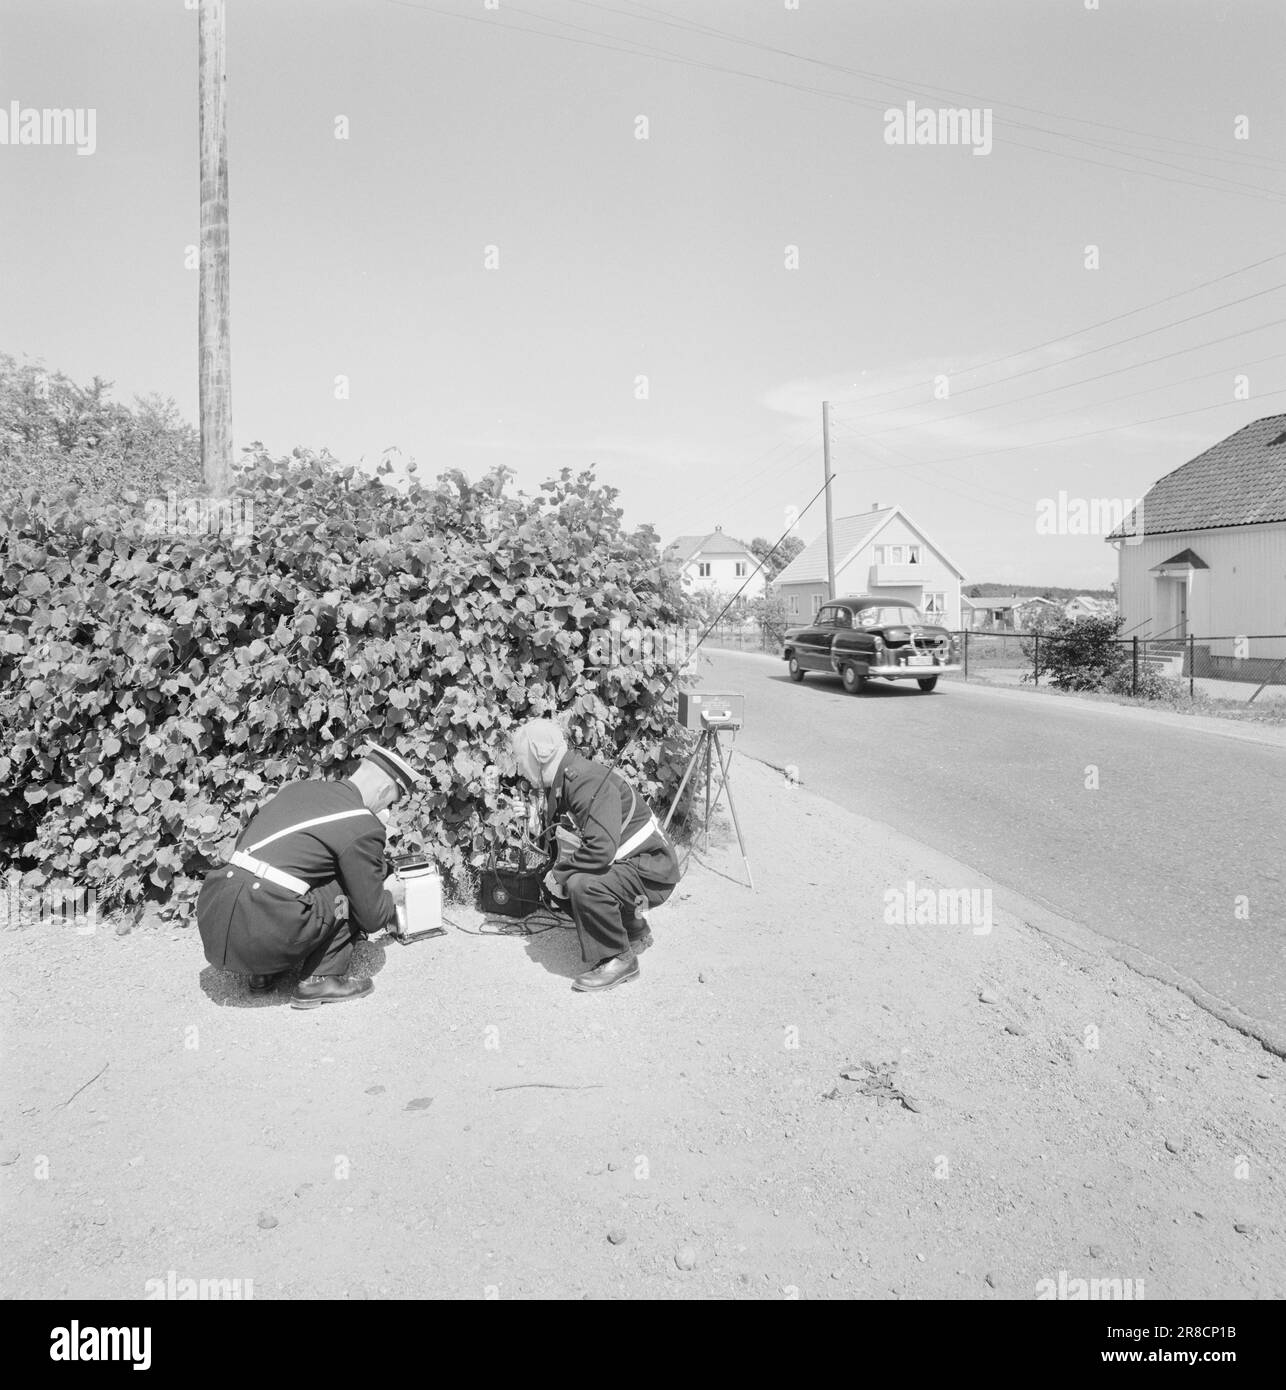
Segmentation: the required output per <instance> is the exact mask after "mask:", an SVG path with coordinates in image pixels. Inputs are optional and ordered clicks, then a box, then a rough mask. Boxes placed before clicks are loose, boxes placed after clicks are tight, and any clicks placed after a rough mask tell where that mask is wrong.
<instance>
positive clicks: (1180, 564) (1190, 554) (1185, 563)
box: [1149, 550, 1210, 579]
mask: <svg viewBox="0 0 1286 1390" xmlns="http://www.w3.org/2000/svg"><path fill="white" fill-rule="evenodd" d="M1209 568H1210V566H1209V565H1208V564H1206V562H1205V561H1204V560H1203V559H1202V558H1201V556H1200V555H1198V554H1197V552H1196V551H1195V550H1181V551H1180V552H1179V553H1178V554H1177V555H1171V556H1170V558H1169V559H1168V560H1162V561H1161V563H1160V564H1159V565H1154V566H1153V567H1152V569H1151V570H1150V571H1149V573H1150V574H1159V575H1163V576H1173V577H1174V578H1176V579H1181V578H1183V577H1184V576H1185V575H1189V574H1191V573H1192V572H1193V570H1208V569H1209Z"/></svg>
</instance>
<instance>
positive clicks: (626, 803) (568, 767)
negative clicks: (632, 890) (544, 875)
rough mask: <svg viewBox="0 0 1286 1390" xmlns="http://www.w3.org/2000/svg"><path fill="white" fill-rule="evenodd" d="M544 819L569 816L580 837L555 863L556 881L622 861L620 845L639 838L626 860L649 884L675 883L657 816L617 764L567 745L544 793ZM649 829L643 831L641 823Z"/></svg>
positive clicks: (674, 862) (674, 866) (673, 861)
mask: <svg viewBox="0 0 1286 1390" xmlns="http://www.w3.org/2000/svg"><path fill="white" fill-rule="evenodd" d="M546 795H547V802H546V814H547V817H548V820H547V823H548V824H550V825H556V824H558V823H559V822H560V821H563V822H564V823H566V820H570V822H571V826H572V828H573V829H574V831H575V833H576V835H577V836H578V837H579V839H580V844H579V845H578V846H577V848H576V849H575V850H574V851H573V852H572V853H571V854H570V855H569V856H566V857H563V858H561V859H560V860H559V862H558V863H557V864H556V865H555V867H554V870H553V874H554V879H555V881H556V882H558V883H559V884H562V885H566V883H567V880H568V879H569V878H570V877H571V875H572V874H576V873H602V872H603V871H604V870H605V869H607V868H608V867H609V865H611V864H612V863H614V862H622V861H621V860H620V850H621V848H622V847H623V846H625V847H627V848H628V847H629V846H630V842H631V841H632V840H634V839H638V840H639V843H638V844H637V845H636V846H635V847H634V848H633V849H632V850H631V852H630V853H629V854H628V855H627V856H625V858H624V861H623V862H626V863H628V864H629V865H630V866H631V867H632V868H634V869H636V870H637V871H638V873H639V876H640V877H641V878H643V879H645V880H646V881H648V882H650V883H656V884H660V885H666V884H670V885H673V884H676V883H678V881H679V862H678V858H677V856H676V855H675V853H674V850H673V849H672V848H671V847H670V843H669V841H668V840H667V839H666V837H665V836H664V835H663V834H662V833H661V829H660V827H659V826H658V825H657V823H656V818H655V817H654V816H653V815H652V812H651V810H650V809H649V807H648V806H647V804H646V803H645V802H644V800H643V798H642V797H641V796H638V795H637V794H636V793H635V791H634V790H633V788H632V787H631V786H630V784H629V783H628V782H627V781H626V780H625V778H624V777H622V776H621V774H620V773H619V772H617V771H616V769H615V768H606V767H604V766H602V764H601V763H595V762H591V761H590V760H589V759H588V758H583V757H581V755H580V754H579V753H573V752H571V751H570V750H569V751H568V752H567V753H566V754H564V756H563V759H562V761H561V762H560V763H559V764H558V771H557V772H556V773H555V774H554V780H553V783H552V784H551V786H550V787H549V790H548V792H547V794H546ZM649 823H650V824H651V826H652V833H651V834H648V835H646V836H645V835H643V831H644V829H645V827H647V826H648V825H649Z"/></svg>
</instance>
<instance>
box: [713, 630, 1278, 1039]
mask: <svg viewBox="0 0 1286 1390" xmlns="http://www.w3.org/2000/svg"><path fill="white" fill-rule="evenodd" d="M701 683H702V684H703V685H705V686H707V687H708V688H710V689H716V690H740V691H744V692H745V695H746V728H745V729H744V731H743V732H742V733H741V734H740V735H738V739H737V745H736V746H737V748H738V750H739V751H741V752H744V753H746V754H749V755H750V756H752V757H757V758H761V759H763V760H764V761H765V762H769V763H772V764H775V765H776V766H779V767H784V766H786V765H788V764H794V765H796V766H797V767H798V768H799V775H800V777H801V779H802V780H803V782H804V783H805V784H806V785H807V786H808V788H809V789H810V790H812V791H814V792H817V793H819V794H820V795H822V796H824V797H827V798H828V799H830V800H832V801H834V802H837V803H838V804H839V805H842V806H844V807H846V808H848V809H850V810H853V811H856V812H858V813H859V814H861V815H866V816H870V817H872V818H873V819H877V820H882V821H884V822H886V823H887V824H889V825H892V826H893V827H894V828H895V829H897V830H899V831H902V832H904V833H906V834H908V835H912V836H914V837H915V838H916V839H918V840H921V841H923V842H924V843H926V844H928V845H930V846H932V847H933V848H934V849H937V850H940V851H941V852H943V853H946V854H949V855H952V856H953V857H955V858H956V859H959V860H961V861H963V862H964V863H965V864H968V865H969V866H971V867H972V868H976V869H978V870H980V871H981V872H982V873H984V874H986V875H987V876H988V877H990V878H991V879H993V880H994V881H995V882H997V883H998V884H1001V885H1003V886H1004V887H1007V888H1011V889H1013V890H1015V891H1017V892H1019V893H1022V894H1024V895H1025V896H1026V897H1028V898H1031V899H1033V900H1035V901H1036V902H1037V903H1041V904H1044V905H1045V906H1046V907H1048V908H1051V909H1052V910H1053V911H1055V912H1057V913H1058V914H1060V915H1061V916H1063V917H1066V918H1070V919H1071V920H1073V921H1075V922H1079V923H1081V924H1082V925H1084V926H1086V927H1088V928H1090V929H1091V930H1093V931H1095V932H1098V933H1099V934H1100V935H1104V936H1109V937H1111V938H1113V939H1115V940H1117V941H1120V942H1124V943H1126V944H1127V945H1129V946H1132V947H1135V948H1138V949H1141V950H1143V951H1145V952H1147V953H1148V954H1149V955H1151V956H1153V957H1155V958H1156V959H1157V960H1159V961H1161V962H1163V963H1164V964H1165V965H1167V966H1168V967H1170V968H1171V969H1173V970H1174V971H1177V972H1178V973H1179V974H1181V975H1183V976H1186V977H1188V978H1190V979H1192V980H1194V981H1195V982H1196V983H1197V984H1198V985H1200V986H1201V987H1202V988H1203V989H1205V990H1208V991H1209V992H1210V993H1211V994H1213V995H1215V996H1216V997H1218V998H1220V999H1223V1000H1225V1001H1227V1002H1228V1003H1230V1004H1232V1005H1233V1006H1234V1007H1235V1008H1236V1009H1238V1010H1240V1011H1241V1012H1242V1013H1243V1014H1245V1015H1247V1016H1248V1017H1249V1018H1252V1019H1256V1020H1260V1021H1264V1022H1265V1023H1266V1024H1267V1025H1268V1027H1269V1028H1270V1029H1271V1030H1272V1032H1273V1033H1274V1034H1275V1035H1276V1036H1277V1037H1283V1036H1286V951H1284V950H1283V946H1286V747H1282V746H1269V745H1264V744H1259V743H1253V742H1242V741H1240V740H1235V739H1231V738H1225V737H1221V736H1219V735H1216V734H1209V733H1204V732H1198V731H1196V730H1195V729H1189V728H1180V729H1176V728H1171V727H1169V726H1167V725H1165V724H1163V723H1160V722H1153V721H1151V720H1145V719H1133V718H1123V717H1120V716H1113V715H1112V714H1110V713H1105V712H1104V711H1103V709H1102V708H1101V707H1099V708H1095V707H1094V706H1092V705H1088V704H1087V703H1086V702H1083V701H1075V700H1066V701H1064V700H1060V699H1058V698H1056V697H1053V696H1049V697H1041V696H1038V695H1029V696H1022V697H1020V696H1017V695H1013V694H1009V693H1008V692H1003V693H1002V692H994V691H989V690H986V689H982V688H979V687H977V686H973V687H971V686H969V685H967V684H965V683H964V682H962V681H959V680H944V681H942V682H940V683H939V686H938V689H937V690H936V691H935V692H934V693H933V694H931V695H923V694H921V693H920V692H919V691H918V690H917V689H916V687H915V686H914V685H909V686H903V685H901V684H898V685H896V686H894V685H891V684H889V683H888V682H878V683H876V685H875V686H874V687H873V688H872V689H871V690H870V691H868V692H866V693H864V694H862V695H859V696H851V695H846V694H845V693H844V692H843V690H842V689H841V687H840V684H839V682H838V680H836V679H832V678H830V677H827V676H824V675H809V676H808V677H807V678H806V679H805V681H804V682H803V684H802V685H793V684H792V683H791V682H790V681H789V680H788V679H787V677H786V674H785V666H784V663H781V662H774V661H769V660H765V659H764V658H762V657H755V656H749V655H740V654H736V653H731V652H714V653H712V654H711V665H710V667H709V668H707V669H705V670H703V673H702V682H701ZM1090 765H1093V766H1094V767H1096V768H1097V770H1098V781H1099V786H1098V789H1097V790H1089V789H1087V788H1086V777H1087V771H1086V769H1087V768H1088V767H1089V766H1090ZM734 787H735V778H734ZM747 831H748V834H751V833H753V832H752V831H751V829H750V828H749V827H748V828H747ZM753 842H754V843H755V845H756V850H755V852H756V853H762V852H763V851H761V850H759V849H758V845H761V844H763V837H762V835H760V834H754V841H753ZM960 886H965V885H960ZM1239 896H1244V897H1245V898H1247V899H1248V900H1249V917H1248V918H1244V919H1243V918H1239V917H1238V916H1237V915H1236V911H1237V898H1238V897H1239Z"/></svg>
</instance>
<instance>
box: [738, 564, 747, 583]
mask: <svg viewBox="0 0 1286 1390" xmlns="http://www.w3.org/2000/svg"><path fill="white" fill-rule="evenodd" d="M745 577H746V562H745V561H744V560H738V561H737V578H738V579H744V578H745Z"/></svg>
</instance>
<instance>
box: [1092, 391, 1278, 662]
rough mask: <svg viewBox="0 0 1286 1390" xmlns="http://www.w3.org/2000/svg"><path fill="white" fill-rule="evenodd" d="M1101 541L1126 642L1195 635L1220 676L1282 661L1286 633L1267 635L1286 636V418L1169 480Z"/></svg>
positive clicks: (1256, 428)
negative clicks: (1111, 560) (1108, 551)
mask: <svg viewBox="0 0 1286 1390" xmlns="http://www.w3.org/2000/svg"><path fill="white" fill-rule="evenodd" d="M1107 539H1108V541H1109V542H1111V544H1112V545H1114V546H1115V548H1116V551H1117V565H1118V571H1119V576H1120V577H1119V580H1118V583H1117V595H1118V598H1119V602H1120V609H1121V615H1122V617H1123V619H1124V622H1123V623H1122V625H1121V631H1122V634H1123V635H1126V636H1138V637H1149V638H1163V639H1169V640H1182V639H1184V638H1187V637H1189V636H1192V637H1193V638H1194V639H1196V640H1198V641H1199V642H1200V643H1201V645H1202V647H1204V648H1205V657H1206V659H1207V666H1206V669H1209V670H1211V671H1219V672H1220V673H1221V674H1232V668H1233V666H1234V665H1236V664H1237V663H1241V666H1240V667H1239V670H1241V671H1244V674H1245V675H1246V676H1249V677H1253V676H1254V675H1255V674H1256V670H1255V664H1256V663H1258V662H1260V661H1263V662H1264V663H1265V665H1266V666H1267V665H1271V664H1274V663H1270V662H1268V661H1267V659H1268V658H1274V660H1276V659H1280V658H1281V657H1283V656H1286V636H1282V637H1276V638H1272V637H1270V636H1269V634H1277V633H1282V634H1286V415H1268V416H1265V417H1264V418H1263V419H1262V420H1256V421H1255V422H1254V423H1253V424H1250V425H1246V426H1244V427H1243V428H1242V429H1239V430H1238V431H1237V432H1236V433H1235V434H1231V435H1229V436H1228V438H1227V439H1223V440H1220V442H1219V443H1218V444H1215V445H1214V446H1213V447H1211V448H1209V449H1207V450H1206V451H1205V452H1204V453H1201V454H1198V455H1197V457H1196V458H1194V459H1190V460H1189V461H1188V462H1187V463H1185V464H1183V465H1182V467H1180V468H1176V469H1175V470H1174V471H1173V472H1172V473H1167V474H1166V475H1165V476H1164V477H1163V478H1161V479H1159V480H1158V481H1157V482H1156V483H1154V484H1153V485H1152V487H1151V488H1150V489H1149V491H1148V492H1147V494H1146V496H1145V497H1144V498H1143V501H1142V502H1141V503H1140V504H1139V507H1138V508H1136V511H1135V513H1133V514H1131V516H1130V517H1127V518H1126V519H1125V521H1124V522H1123V523H1122V524H1121V525H1120V526H1119V527H1117V528H1116V529H1115V530H1114V531H1113V532H1112V533H1111V534H1110V535H1109V536H1108V538H1107ZM1238 637H1245V638H1252V639H1258V640H1253V641H1251V642H1250V643H1249V644H1248V645H1246V644H1238V643H1237V638H1238ZM1247 657H1249V658H1250V661H1249V662H1247V661H1246V658H1247ZM1211 659H1213V660H1211ZM1198 670H1199V671H1200V670H1201V663H1200V662H1199V663H1198Z"/></svg>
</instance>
